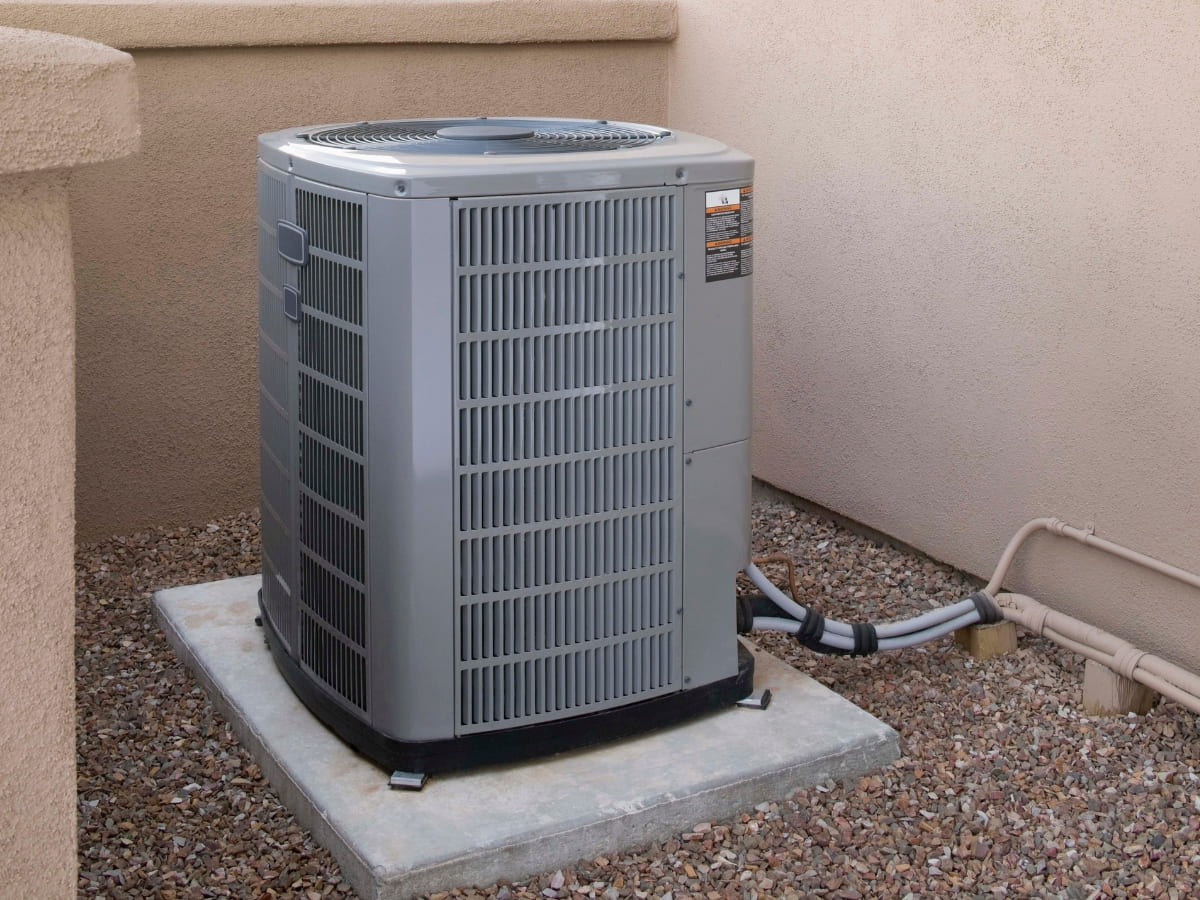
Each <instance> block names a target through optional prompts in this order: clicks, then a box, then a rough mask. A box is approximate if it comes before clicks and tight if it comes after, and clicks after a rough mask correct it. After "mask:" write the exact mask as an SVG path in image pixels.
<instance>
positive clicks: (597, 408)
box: [453, 188, 681, 734]
mask: <svg viewBox="0 0 1200 900" xmlns="http://www.w3.org/2000/svg"><path fill="white" fill-rule="evenodd" d="M678 202H679V198H678V194H677V192H676V189H673V188H665V189H661V190H643V191H626V192H614V193H607V194H580V195H551V196H538V197H505V198H494V199H493V198H484V199H477V200H470V201H460V202H458V203H457V204H456V207H455V213H454V215H455V218H454V229H455V241H456V244H455V246H456V260H457V265H456V267H455V272H454V276H455V297H454V307H453V309H454V332H455V335H454V396H455V397H456V411H455V423H454V425H455V429H454V440H455V462H456V468H455V476H456V485H455V521H456V547H457V557H456V561H457V566H456V630H455V643H456V667H457V672H458V688H459V689H458V694H457V697H456V728H457V731H458V733H460V734H466V733H471V732H477V731H486V730H493V729H496V728H507V727H515V726H519V725H524V724H527V723H533V722H537V721H545V720H552V719H555V718H562V717H564V716H569V715H575V714H579V713H581V712H588V711H592V710H600V709H604V708H608V707H611V706H616V705H620V704H624V703H631V702H635V701H637V700H641V699H646V698H649V697H652V696H657V695H659V694H663V693H667V692H670V691H675V690H679V689H680V687H681V684H680V642H679V634H680V629H679V616H678V608H679V592H680V585H681V581H680V572H679V569H678V565H679V540H680V533H679V532H680V522H679V515H680V509H679V502H678V496H679V494H678V489H677V485H678V479H679V473H678V466H679V464H680V458H681V456H680V447H679V433H680V399H679V396H678V391H679V378H680V372H681V369H680V360H679V345H680V334H679V331H680V326H679V279H678V273H679V271H680V262H681V260H680V257H679V249H678V248H679V238H678V227H679V223H678V208H677V205H678Z"/></svg>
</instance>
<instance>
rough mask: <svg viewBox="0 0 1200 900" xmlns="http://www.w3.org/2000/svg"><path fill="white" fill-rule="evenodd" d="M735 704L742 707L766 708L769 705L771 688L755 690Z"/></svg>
mask: <svg viewBox="0 0 1200 900" xmlns="http://www.w3.org/2000/svg"><path fill="white" fill-rule="evenodd" d="M737 705H738V706H740V707H742V709H766V708H767V707H768V706H770V705H771V689H770V688H764V689H763V690H761V691H755V692H754V693H753V694H751V695H750V696H749V697H743V698H742V699H741V700H739V701H738V702H737Z"/></svg>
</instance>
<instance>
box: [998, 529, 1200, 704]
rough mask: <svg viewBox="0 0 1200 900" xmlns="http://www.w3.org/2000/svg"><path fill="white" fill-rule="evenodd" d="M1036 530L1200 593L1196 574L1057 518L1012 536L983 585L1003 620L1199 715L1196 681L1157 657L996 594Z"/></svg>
mask: <svg viewBox="0 0 1200 900" xmlns="http://www.w3.org/2000/svg"><path fill="white" fill-rule="evenodd" d="M1038 531H1048V532H1050V533H1051V534H1057V535H1060V536H1062V537H1068V538H1071V539H1073V540H1076V541H1078V542H1079V543H1081V544H1085V545H1087V546H1089V547H1095V548H1096V549H1097V550H1102V551H1104V552H1105V553H1111V554H1112V555H1113V556H1118V557H1120V558H1121V559H1124V560H1127V561H1129V562H1132V563H1136V564H1137V565H1139V566H1142V567H1143V568H1146V569H1150V570H1151V571H1153V572H1158V573H1159V574H1161V575H1166V576H1167V577H1168V578H1173V579H1175V580H1176V581H1180V582H1183V583H1184V584H1187V585H1191V586H1192V587H1194V588H1198V589H1200V575H1196V574H1194V573H1192V572H1188V571H1186V570H1184V569H1180V568H1178V567H1176V566H1172V565H1170V564H1169V563H1165V562H1162V561H1161V560H1157V559H1154V558H1153V557H1150V556H1146V555H1145V554H1144V553H1138V552H1137V551H1136V550H1130V549H1129V548H1128V547H1122V546H1121V545H1120V544H1114V543H1113V542H1112V541H1106V540H1104V539H1103V538H1098V537H1096V535H1095V534H1093V533H1092V531H1091V529H1090V528H1089V529H1082V528H1075V527H1073V526H1071V525H1068V524H1066V523H1065V522H1062V521H1060V520H1059V519H1051V518H1044V519H1034V520H1032V521H1030V522H1027V523H1025V525H1024V526H1023V527H1022V528H1021V530H1020V531H1018V532H1017V533H1016V534H1015V535H1013V537H1012V540H1010V541H1009V542H1008V546H1007V547H1005V548H1004V554H1003V555H1002V556H1001V557H1000V563H999V564H998V565H997V566H996V571H995V573H994V574H993V575H992V580H991V581H989V582H988V585H987V587H986V588H984V592H985V593H986V594H987V595H988V596H989V597H995V599H996V605H997V606H998V607H1000V611H1001V612H1002V613H1003V614H1004V618H1006V619H1008V620H1009V621H1012V622H1016V623H1017V624H1018V625H1021V626H1023V627H1025V628H1028V629H1029V630H1030V631H1032V632H1034V633H1035V634H1041V635H1045V636H1046V637H1048V638H1050V639H1051V640H1052V641H1054V642H1055V643H1058V644H1061V645H1062V646H1063V647H1066V648H1067V649H1068V650H1073V651H1074V652H1076V653H1078V654H1079V655H1080V656H1084V657H1086V658H1088V659H1091V660H1095V661H1096V662H1098V663H1100V664H1101V665H1104V666H1108V668H1110V669H1112V670H1113V671H1114V672H1116V673H1117V674H1118V675H1121V676H1123V677H1125V678H1129V679H1131V680H1133V681H1137V682H1139V683H1140V684H1144V685H1146V687H1148V688H1150V689H1151V690H1153V691H1157V692H1158V693H1160V694H1162V695H1163V696H1164V697H1168V698H1170V699H1171V700H1174V701H1175V702H1176V703H1180V704H1182V705H1183V706H1186V707H1187V708H1188V709H1190V710H1192V711H1193V712H1196V713H1200V677H1198V676H1196V675H1194V674H1193V673H1191V672H1188V671H1187V670H1186V669H1181V668H1180V667H1179V666H1177V665H1175V664H1173V663H1169V662H1167V661H1166V660H1165V659H1162V658H1161V657H1157V656H1154V655H1152V654H1150V653H1146V652H1144V651H1142V650H1139V649H1137V648H1136V647H1134V646H1133V645H1132V644H1130V643H1129V642H1127V641H1123V640H1121V639H1120V638H1118V637H1114V636H1113V635H1111V634H1109V633H1108V632H1107V631H1102V630H1101V629H1099V628H1096V627H1095V626H1092V625H1088V624H1087V623H1085V622H1081V621H1079V620H1078V619H1076V618H1074V617H1072V616H1068V615H1065V614H1064V613H1059V612H1055V611H1053V610H1051V609H1049V608H1048V607H1046V606H1044V605H1043V604H1041V603H1039V602H1038V601H1037V600H1034V599H1033V598H1032V597H1026V596H1025V595H1023V594H997V593H996V591H997V590H999V588H1000V585H1001V584H1003V582H1004V578H1005V576H1006V575H1007V574H1008V570H1009V567H1010V566H1011V565H1012V561H1013V558H1014V557H1015V556H1016V555H1017V551H1018V550H1020V549H1021V545H1022V544H1023V543H1025V541H1026V540H1027V539H1028V538H1029V536H1030V535H1032V534H1034V533H1035V532H1038Z"/></svg>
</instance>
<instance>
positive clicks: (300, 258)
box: [275, 219, 308, 266]
mask: <svg viewBox="0 0 1200 900" xmlns="http://www.w3.org/2000/svg"><path fill="white" fill-rule="evenodd" d="M275 237H276V240H277V241H278V243H279V255H280V256H282V257H283V258H284V259H286V260H287V261H288V262H290V263H291V264H292V265H296V266H303V265H306V264H307V263H308V232H307V231H305V230H304V229H303V228H301V227H300V226H299V225H293V224H292V223H291V222H288V221H286V220H285V219H280V220H279V221H278V222H276V223H275Z"/></svg>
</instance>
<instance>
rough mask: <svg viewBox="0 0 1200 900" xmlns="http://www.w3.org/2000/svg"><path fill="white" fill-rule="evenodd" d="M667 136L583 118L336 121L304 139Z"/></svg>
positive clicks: (425, 148) (561, 140)
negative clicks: (348, 123)
mask: <svg viewBox="0 0 1200 900" xmlns="http://www.w3.org/2000/svg"><path fill="white" fill-rule="evenodd" d="M473 130H474V131H476V132H478V134H471V132H472V131H473ZM439 132H441V133H439ZM670 134H671V132H669V131H665V130H663V129H660V128H650V127H648V126H645V125H630V124H626V123H614V122H605V121H598V120H586V119H409V120H398V121H389V122H359V123H358V124H355V125H339V126H335V127H332V128H322V129H321V130H320V131H314V132H311V133H309V134H306V135H303V137H304V138H305V139H307V140H308V141H309V142H310V143H313V144H321V145H323V146H326V147H341V148H343V149H350V150H405V151H407V152H413V151H418V152H423V153H434V154H437V153H447V154H448V153H454V154H464V153H465V154H498V153H503V154H518V155H520V154H530V153H571V152H581V151H596V150H619V149H622V148H626V147H643V146H646V145H647V144H653V143H655V142H656V141H660V140H662V139H663V138H666V137H669V136H670Z"/></svg>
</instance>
